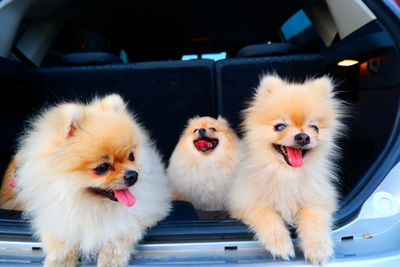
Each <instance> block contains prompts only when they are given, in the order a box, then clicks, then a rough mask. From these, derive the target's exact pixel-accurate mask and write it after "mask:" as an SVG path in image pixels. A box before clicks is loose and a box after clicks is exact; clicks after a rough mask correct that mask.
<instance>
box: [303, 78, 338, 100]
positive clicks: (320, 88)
mask: <svg viewBox="0 0 400 267" xmlns="http://www.w3.org/2000/svg"><path fill="white" fill-rule="evenodd" d="M306 85H307V86H308V87H310V88H311V89H312V90H315V91H317V92H319V93H321V94H322V95H326V96H330V95H331V94H332V93H333V89H334V88H335V85H334V83H333V81H332V79H331V78H330V77H328V76H323V77H321V78H318V79H315V80H310V81H308V82H307V84H306Z"/></svg>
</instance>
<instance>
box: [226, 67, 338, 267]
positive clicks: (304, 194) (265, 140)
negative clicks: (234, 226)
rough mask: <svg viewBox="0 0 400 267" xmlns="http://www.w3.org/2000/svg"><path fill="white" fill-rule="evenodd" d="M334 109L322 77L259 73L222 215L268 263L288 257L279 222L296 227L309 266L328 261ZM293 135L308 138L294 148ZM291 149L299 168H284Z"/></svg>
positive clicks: (329, 85) (330, 86) (286, 234)
mask: <svg viewBox="0 0 400 267" xmlns="http://www.w3.org/2000/svg"><path fill="white" fill-rule="evenodd" d="M342 107H343V106H342V103H341V102H340V101H339V100H338V99H337V98H335V96H334V92H333V84H332V82H331V79H329V78H328V77H322V78H319V79H311V80H308V81H306V82H304V83H288V82H286V81H284V80H282V79H281V78H279V77H278V76H276V75H267V76H265V77H264V78H263V79H262V80H261V82H260V85H259V87H258V88H257V90H256V93H255V95H254V97H253V99H252V101H250V103H249V107H248V108H247V109H246V110H245V111H244V122H243V128H244V132H245V136H244V143H245V153H244V158H243V161H242V162H241V163H240V164H239V167H238V171H237V172H235V180H234V183H233V186H232V189H231V191H230V192H229V210H230V213H231V214H232V216H233V217H235V218H238V219H241V220H243V221H244V222H245V223H247V224H248V225H249V226H250V227H251V228H252V229H253V230H254V232H255V234H256V237H257V238H258V239H259V240H260V241H261V242H262V243H263V244H264V245H265V247H266V249H267V250H268V251H270V252H271V254H272V255H273V256H275V257H280V258H283V259H289V258H291V257H293V256H294V248H293V244H292V241H291V239H290V234H289V231H288V230H287V229H286V227H285V223H288V224H291V225H293V226H295V227H297V233H298V236H299V239H300V246H301V248H302V250H303V252H304V255H305V258H306V259H307V260H309V261H310V262H311V263H314V264H321V263H325V262H326V261H327V260H328V259H329V258H330V257H331V256H332V253H333V248H332V243H333V242H332V239H331V237H330V227H331V224H332V214H333V212H334V211H335V210H336V199H337V197H336V195H337V193H336V189H335V186H334V183H335V180H337V177H336V175H335V163H334V161H335V159H336V158H337V157H338V149H337V147H336V145H335V140H336V139H337V137H338V136H340V135H341V132H342V129H343V126H342V124H341V122H340V118H341V116H342V114H343V109H342ZM279 125H280V127H279ZM282 125H283V126H282ZM298 134H303V135H306V136H308V137H309V143H307V144H305V145H304V146H300V145H299V144H298V143H296V140H295V137H296V135H298ZM279 148H281V149H279ZM282 148H285V149H284V150H283V151H282ZM291 148H296V149H298V151H301V153H302V154H301V155H302V156H301V158H302V162H301V164H300V166H295V167H293V166H292V165H291V164H289V160H288V158H286V157H288V152H287V150H288V149H291ZM278 150H281V152H279V151H278ZM303 152H304V154H303ZM285 153H286V154H285ZM285 155H286V157H285ZM299 157H300V156H299V154H298V156H297V158H299ZM285 158H286V159H285Z"/></svg>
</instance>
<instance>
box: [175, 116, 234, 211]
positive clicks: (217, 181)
mask: <svg viewBox="0 0 400 267" xmlns="http://www.w3.org/2000/svg"><path fill="white" fill-rule="evenodd" d="M204 119H207V121H210V123H214V124H215V125H213V126H214V127H216V128H217V132H216V134H215V135H216V136H215V137H217V138H218V140H219V143H218V146H217V147H216V148H215V149H214V150H213V151H212V152H208V153H203V152H199V151H198V150H197V149H196V148H195V146H194V145H193V135H192V132H193V130H192V129H190V130H186V132H187V133H189V134H183V135H182V137H181V139H180V140H179V143H178V144H177V146H176V148H175V150H174V152H173V153H172V155H171V158H170V160H169V166H168V169H167V174H168V177H169V179H170V183H171V187H172V190H173V192H174V197H175V198H177V199H181V200H187V201H190V202H191V203H192V204H193V205H194V206H195V207H196V208H197V209H201V210H208V211H215V210H226V193H227V192H228V190H229V188H230V186H231V183H232V179H233V172H234V170H235V168H236V166H237V164H238V161H239V155H240V146H241V144H240V141H239V138H238V137H237V136H236V135H235V134H234V132H233V130H231V129H229V126H228V123H227V122H226V121H225V120H224V119H222V118H218V121H217V120H213V119H211V118H206V117H202V118H194V119H192V120H191V122H190V123H189V126H188V127H190V125H195V124H196V122H197V121H199V120H204ZM221 124H222V125H223V126H222V127H223V128H224V130H223V131H222V129H221V128H219V126H220V125H221ZM198 128H199V127H198ZM220 130H221V131H220ZM226 134H229V138H228V137H227V135H226Z"/></svg>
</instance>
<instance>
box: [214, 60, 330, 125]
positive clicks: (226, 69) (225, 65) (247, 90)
mask: <svg viewBox="0 0 400 267" xmlns="http://www.w3.org/2000/svg"><path fill="white" fill-rule="evenodd" d="M322 63H323V57H321V56H319V55H314V54H307V55H290V56H275V57H260V58H240V59H239V58H238V59H226V60H221V61H218V62H217V63H216V77H217V82H216V85H217V95H218V102H219V103H218V106H219V112H220V114H221V115H222V116H224V117H225V118H227V119H228V121H229V122H230V123H231V124H232V126H233V127H234V128H235V129H237V130H238V129H239V124H240V121H241V115H240V111H241V110H243V109H244V108H245V107H246V103H247V102H248V101H249V100H250V97H251V96H252V94H253V91H254V89H255V88H256V87H257V86H258V82H259V80H260V77H261V76H262V75H264V74H266V73H277V74H278V75H280V76H282V77H284V78H286V79H287V80H290V81H302V80H304V78H305V77H311V76H316V75H319V74H322V73H321V69H322V65H323V64H322Z"/></svg>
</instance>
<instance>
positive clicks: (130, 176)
mask: <svg viewBox="0 0 400 267" xmlns="http://www.w3.org/2000/svg"><path fill="white" fill-rule="evenodd" d="M137 180H138V173H137V172H136V171H127V172H126V173H125V174H124V182H125V184H126V186H128V187H129V186H132V185H134V184H135V183H136V182H137Z"/></svg>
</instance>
